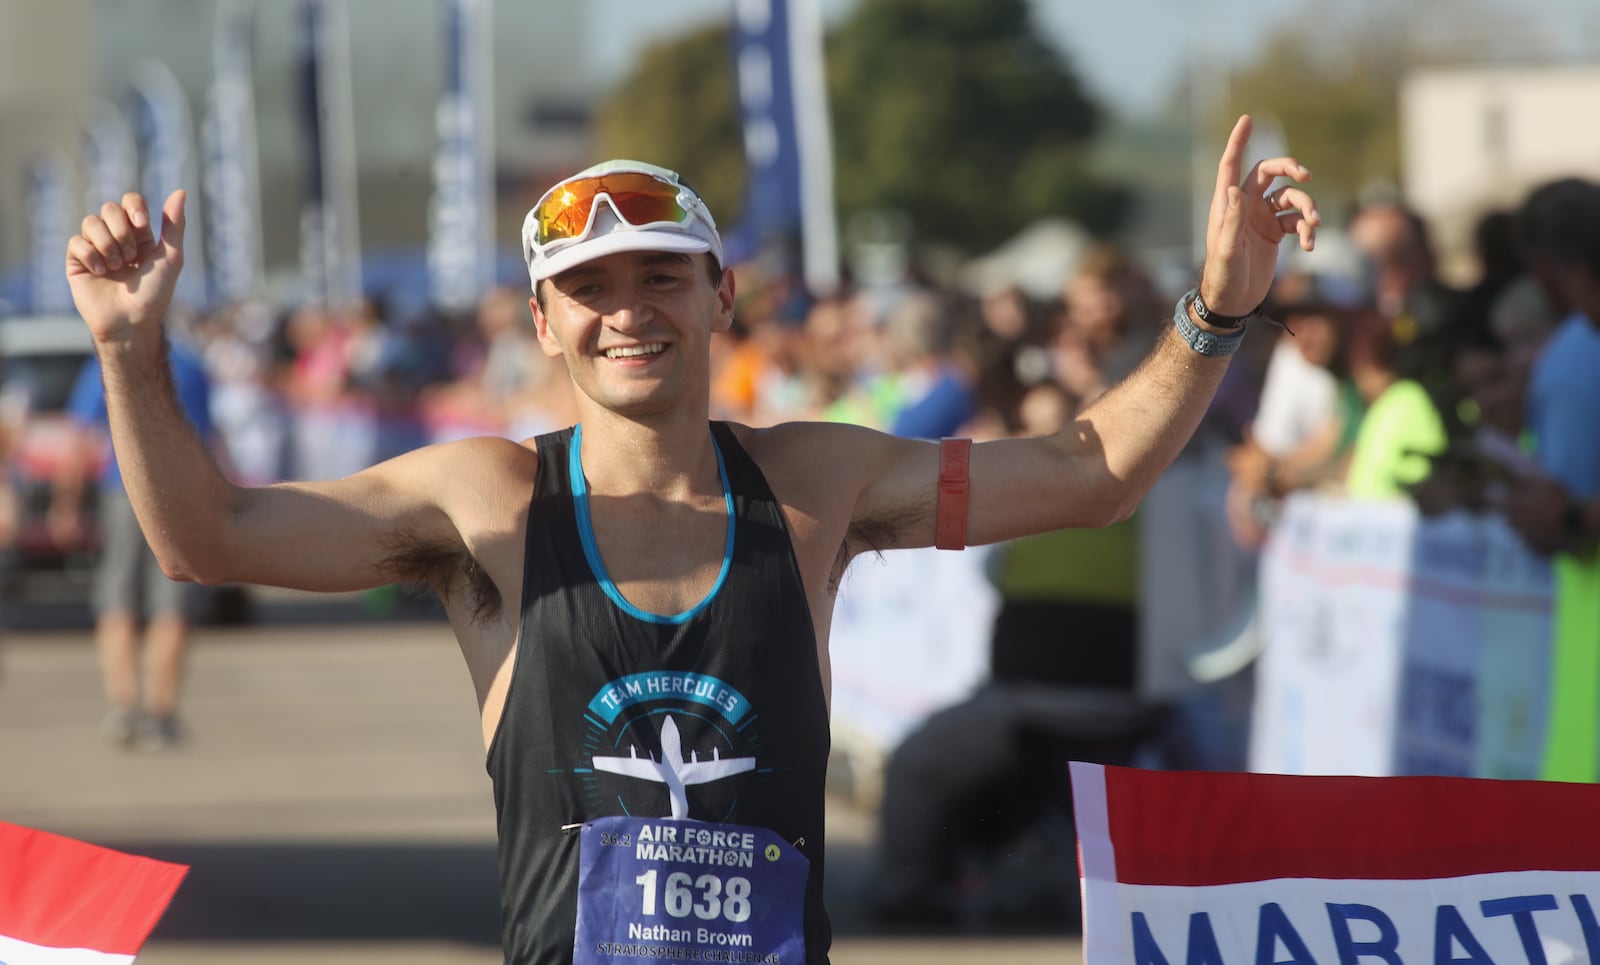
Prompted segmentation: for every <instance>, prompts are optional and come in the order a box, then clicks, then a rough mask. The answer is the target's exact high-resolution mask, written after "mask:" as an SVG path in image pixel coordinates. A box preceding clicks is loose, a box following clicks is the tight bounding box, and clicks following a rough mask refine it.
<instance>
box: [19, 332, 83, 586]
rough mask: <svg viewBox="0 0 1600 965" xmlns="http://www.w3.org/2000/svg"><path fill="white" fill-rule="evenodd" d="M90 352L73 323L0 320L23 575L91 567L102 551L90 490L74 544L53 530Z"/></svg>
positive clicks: (75, 438)
mask: <svg viewBox="0 0 1600 965" xmlns="http://www.w3.org/2000/svg"><path fill="white" fill-rule="evenodd" d="M92 352H93V346H92V344H91V342H90V338H89V332H88V329H86V328H85V327H84V325H83V322H82V321H80V320H79V319H78V318H76V317H75V316H25V317H15V318H6V319H0V398H3V399H4V403H3V407H4V409H5V410H6V413H7V415H8V417H9V419H10V420H11V421H12V423H13V432H14V434H15V438H14V440H13V447H12V452H11V454H10V465H9V466H8V467H7V469H8V472H9V475H10V478H11V484H12V488H13V491H14V493H15V501H16V514H17V522H16V540H15V545H14V547H13V551H14V553H15V562H16V563H17V565H18V566H19V568H20V569H21V570H22V571H23V572H27V571H30V570H48V569H63V568H68V567H87V566H88V564H89V557H90V555H91V554H92V553H93V552H94V550H95V549H96V547H98V545H99V529H98V527H97V526H96V525H95V524H94V521H95V515H94V507H93V505H92V503H93V500H94V487H92V486H91V487H88V489H87V491H86V493H85V495H84V499H85V503H86V505H85V507H84V509H85V519H86V521H87V522H86V524H85V526H84V527H83V530H82V532H81V534H80V535H79V537H78V538H77V539H76V540H75V541H73V542H70V543H62V542H61V541H59V540H58V539H57V537H56V535H55V534H53V533H52V532H51V529H50V527H49V525H48V514H49V510H50V500H51V494H52V491H53V488H54V482H53V481H54V479H55V475H56V472H57V471H58V469H59V468H60V466H61V463H62V460H63V459H65V458H67V456H68V454H69V452H70V451H71V447H72V446H74V445H76V440H77V438H78V437H77V434H76V431H75V429H74V426H73V424H72V422H71V420H70V419H69V418H68V416H67V414H66V409H67V403H68V401H69V400H70V399H71V397H72V387H73V385H74V383H75V382H76V381H77V378H78V373H79V371H80V370H81V369H82V368H83V366H84V363H85V362H87V361H88V359H89V356H90V354H91V353H92ZM99 468H100V467H98V466H94V467H92V469H93V470H94V471H95V472H98V470H99Z"/></svg>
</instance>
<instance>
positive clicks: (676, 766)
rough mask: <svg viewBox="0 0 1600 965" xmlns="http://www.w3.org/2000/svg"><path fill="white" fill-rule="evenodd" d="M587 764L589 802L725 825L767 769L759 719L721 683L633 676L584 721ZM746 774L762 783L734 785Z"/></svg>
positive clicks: (687, 676)
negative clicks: (762, 765)
mask: <svg viewBox="0 0 1600 965" xmlns="http://www.w3.org/2000/svg"><path fill="white" fill-rule="evenodd" d="M584 719H585V722H586V723H587V725H588V728H587V731H586V737H585V744H584V757H585V758H587V763H589V764H590V765H591V766H590V767H587V768H585V767H577V768H574V769H573V770H574V773H576V774H578V775H579V776H580V777H581V778H582V779H583V781H584V783H585V785H586V788H587V790H588V794H589V796H590V798H591V801H590V803H591V804H594V805H596V806H600V807H603V808H605V809H609V808H611V807H615V806H616V805H619V804H620V805H621V807H622V810H623V813H625V814H628V815H632V816H636V817H659V816H667V815H670V816H671V817H674V818H696V819H698V820H703V821H718V822H727V821H730V820H734V819H735V815H734V810H735V807H736V806H737V803H738V800H739V796H740V794H741V793H744V794H746V795H747V796H748V795H749V794H750V793H751V792H753V791H754V789H755V788H754V786H753V784H752V782H753V781H756V782H757V783H759V782H758V780H757V779H758V778H759V776H760V775H762V774H764V773H766V771H765V769H763V768H760V767H758V766H757V764H758V759H759V756H760V746H759V745H760V740H759V734H758V731H759V728H757V727H756V726H754V725H755V721H756V714H755V713H754V712H753V710H752V708H751V706H750V702H749V701H748V700H747V699H745V697H744V695H743V694H741V693H739V691H737V690H735V689H734V688H733V687H731V686H729V685H728V684H726V683H724V682H723V681H721V680H719V679H718V678H716V677H712V676H709V675H706V674H697V673H687V672H679V671H653V672H650V673H639V674H632V675H629V676H627V677H622V678H620V679H617V680H614V681H612V682H611V683H609V684H607V685H605V686H604V687H601V688H600V690H599V691H598V692H597V693H596V694H595V695H594V698H593V699H592V700H590V701H589V707H588V712H587V713H586V714H585V715H584ZM739 775H755V776H756V777H755V778H750V777H747V778H743V779H739V780H733V778H737V777H738V776H739Z"/></svg>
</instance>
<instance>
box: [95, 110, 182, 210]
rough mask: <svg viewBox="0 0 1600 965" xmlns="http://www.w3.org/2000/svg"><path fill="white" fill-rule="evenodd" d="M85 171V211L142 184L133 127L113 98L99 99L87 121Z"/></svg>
mask: <svg viewBox="0 0 1600 965" xmlns="http://www.w3.org/2000/svg"><path fill="white" fill-rule="evenodd" d="M83 174H84V184H83V210H84V213H85V214H87V213H89V212H91V211H94V212H97V211H99V210H100V206H101V205H103V204H105V203H106V202H107V201H121V200H122V196H123V195H124V194H127V193H128V192H129V191H136V190H138V188H139V154H138V149H137V148H136V147H134V143H133V129H132V128H131V127H129V126H128V120H127V118H125V117H123V116H122V113H121V112H120V111H118V110H117V109H116V107H114V106H113V105H112V104H111V102H110V101H107V100H103V99H97V100H96V101H95V102H94V103H93V104H92V105H91V106H90V108H89V116H88V118H87V119H86V120H85V121H84V125H83ZM162 200H166V199H165V198H163V199H162Z"/></svg>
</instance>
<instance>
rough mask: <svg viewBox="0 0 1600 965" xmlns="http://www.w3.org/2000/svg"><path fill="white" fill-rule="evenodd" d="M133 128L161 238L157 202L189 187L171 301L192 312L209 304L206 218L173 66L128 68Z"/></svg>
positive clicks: (189, 124) (188, 118)
mask: <svg viewBox="0 0 1600 965" xmlns="http://www.w3.org/2000/svg"><path fill="white" fill-rule="evenodd" d="M133 101H134V123H133V129H134V132H135V134H136V136H137V137H138V142H139V153H140V156H141V160H142V162H143V165H144V173H143V177H142V178H141V179H140V184H141V187H142V189H143V191H144V196H145V199H146V201H147V202H148V203H149V205H150V216H151V226H152V228H154V229H155V230H156V231H157V237H160V233H159V232H160V227H161V205H162V204H163V203H164V202H165V201H166V200H167V195H169V194H171V193H172V192H173V191H176V190H177V189H178V188H185V189H187V190H188V191H189V201H188V211H187V213H186V221H187V227H186V229H185V233H184V243H183V274H181V275H179V276H178V287H177V290H176V291H175V293H174V294H173V302H174V303H176V304H178V305H181V306H183V307H185V308H188V309H191V310H194V311H204V310H205V309H206V308H207V307H208V306H209V305H210V280H211V279H210V272H209V270H208V269H207V267H206V257H205V252H206V245H205V239H204V237H203V234H204V232H203V227H204V222H205V218H204V217H203V216H202V215H203V213H202V212H201V211H200V208H201V207H203V206H202V205H201V204H200V201H201V199H200V198H199V197H197V196H196V195H197V192H196V191H195V188H196V187H198V186H199V185H198V180H197V178H196V174H195V153H194V119H193V117H192V115H191V114H190V112H189V99H188V97H187V95H185V94H184V92H183V85H181V84H179V83H178V78H177V77H176V76H174V75H173V73H172V68H170V67H168V66H167V65H166V64H165V63H162V62H161V61H159V60H143V61H140V62H139V63H138V64H135V65H134V68H133Z"/></svg>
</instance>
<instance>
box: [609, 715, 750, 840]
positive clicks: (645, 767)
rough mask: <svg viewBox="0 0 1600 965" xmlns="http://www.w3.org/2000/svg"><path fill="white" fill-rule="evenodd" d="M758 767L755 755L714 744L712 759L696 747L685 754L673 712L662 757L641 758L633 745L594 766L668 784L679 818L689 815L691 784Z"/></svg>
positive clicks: (666, 723) (668, 718) (664, 728)
mask: <svg viewBox="0 0 1600 965" xmlns="http://www.w3.org/2000/svg"><path fill="white" fill-rule="evenodd" d="M755 767H756V759H755V758H753V757H723V756H722V755H721V752H720V751H718V750H717V749H716V748H714V747H713V748H712V749H711V760H709V761H702V760H700V755H699V754H698V753H697V752H695V751H692V750H691V751H690V752H689V756H688V757H685V756H684V754H683V738H682V737H681V736H680V735H679V734H678V725H677V724H676V723H675V722H674V721H673V719H672V715H671V714H668V715H666V719H665V720H663V721H662V722H661V760H659V761H658V760H656V759H655V758H654V757H652V756H650V752H649V751H646V752H645V756H644V757H640V756H639V749H638V748H637V747H634V746H631V745H630V746H629V747H628V756H627V757H596V758H594V769H595V770H597V771H605V772H606V773H608V774H621V775H622V776H623V777H636V778H639V779H640V780H644V781H655V782H657V783H660V784H665V785H666V786H667V793H668V794H669V795H670V796H671V798H672V816H673V817H675V818H686V817H688V816H689V793H688V790H687V788H688V787H689V785H691V784H709V783H710V782H712V781H720V780H722V779H723V778H725V777H732V776H733V775H735V774H743V773H745V772H746V771H753V770H755Z"/></svg>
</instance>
